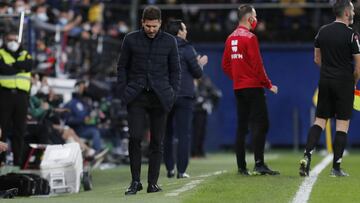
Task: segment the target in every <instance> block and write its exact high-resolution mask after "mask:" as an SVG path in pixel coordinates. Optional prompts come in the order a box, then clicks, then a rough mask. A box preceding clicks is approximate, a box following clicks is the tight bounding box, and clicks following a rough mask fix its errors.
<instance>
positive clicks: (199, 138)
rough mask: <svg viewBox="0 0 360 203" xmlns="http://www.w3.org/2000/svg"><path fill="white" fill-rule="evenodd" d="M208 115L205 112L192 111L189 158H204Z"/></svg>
mask: <svg viewBox="0 0 360 203" xmlns="http://www.w3.org/2000/svg"><path fill="white" fill-rule="evenodd" d="M207 117H208V114H207V112H206V111H205V110H197V111H194V118H193V121H192V122H193V124H192V125H193V128H192V143H191V156H194V157H196V156H200V157H203V156H205V150H204V142H205V136H206V126H207Z"/></svg>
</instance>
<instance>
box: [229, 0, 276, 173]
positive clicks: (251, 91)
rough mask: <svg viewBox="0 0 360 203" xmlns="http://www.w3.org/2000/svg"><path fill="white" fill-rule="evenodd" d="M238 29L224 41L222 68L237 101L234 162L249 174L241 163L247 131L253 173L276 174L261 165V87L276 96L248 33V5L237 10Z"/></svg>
mask: <svg viewBox="0 0 360 203" xmlns="http://www.w3.org/2000/svg"><path fill="white" fill-rule="evenodd" d="M238 17H239V26H238V27H237V28H236V30H235V31H234V32H233V33H231V35H230V36H229V37H228V38H227V40H226V44H225V50H224V55H223V59H222V67H223V70H224V72H225V74H226V75H227V76H229V77H230V79H231V80H233V88H234V92H235V96H236V101H237V115H238V129H237V137H236V159H237V165H238V172H239V174H242V175H250V173H249V171H248V169H247V168H246V161H245V137H246V134H248V132H249V129H250V131H251V133H252V136H253V143H254V156H255V167H254V172H253V174H259V175H265V174H268V175H278V174H280V173H279V172H278V171H273V170H271V169H269V168H268V167H267V165H266V164H265V162H264V147H265V139H266V133H267V131H268V128H269V119H268V112H267V107H266V100H265V92H264V88H268V89H269V90H270V91H272V92H273V93H275V94H276V93H277V91H278V88H277V86H275V85H272V84H271V81H270V80H269V78H268V77H267V75H266V72H265V70H264V65H263V62H262V59H261V55H260V51H259V45H258V41H257V37H256V36H255V35H254V34H253V33H252V32H250V30H254V29H255V27H256V23H257V19H256V11H255V9H254V8H253V7H252V6H251V5H246V4H245V5H241V6H240V7H239V9H238Z"/></svg>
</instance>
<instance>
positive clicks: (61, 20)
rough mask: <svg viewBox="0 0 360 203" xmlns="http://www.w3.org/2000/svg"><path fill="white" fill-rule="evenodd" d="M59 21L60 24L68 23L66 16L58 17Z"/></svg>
mask: <svg viewBox="0 0 360 203" xmlns="http://www.w3.org/2000/svg"><path fill="white" fill-rule="evenodd" d="M59 23H60V24H61V25H66V24H67V23H68V19H66V18H60V19H59Z"/></svg>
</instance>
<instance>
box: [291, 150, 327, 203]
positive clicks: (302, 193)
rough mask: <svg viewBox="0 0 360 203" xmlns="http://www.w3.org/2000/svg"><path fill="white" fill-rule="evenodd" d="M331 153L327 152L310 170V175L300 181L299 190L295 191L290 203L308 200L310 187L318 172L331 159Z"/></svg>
mask: <svg viewBox="0 0 360 203" xmlns="http://www.w3.org/2000/svg"><path fill="white" fill-rule="evenodd" d="M332 159H333V155H332V154H328V155H327V156H326V157H325V158H324V159H323V160H322V161H321V162H320V163H319V164H318V165H316V166H315V168H314V169H313V170H311V171H310V176H309V177H306V178H305V179H304V181H303V182H302V184H301V186H300V188H299V190H298V191H297V192H296V195H295V197H294V199H293V200H292V203H306V202H307V201H308V200H309V197H310V193H311V190H312V187H313V186H314V184H315V182H316V180H317V178H318V176H319V174H320V173H321V171H322V170H324V168H325V167H326V166H327V165H328V164H329V163H330V162H331V161H332Z"/></svg>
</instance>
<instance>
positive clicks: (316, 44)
mask: <svg viewBox="0 0 360 203" xmlns="http://www.w3.org/2000/svg"><path fill="white" fill-rule="evenodd" d="M319 35H320V30H319V32H318V33H317V35H316V36H315V40H314V47H315V48H320V42H319Z"/></svg>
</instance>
